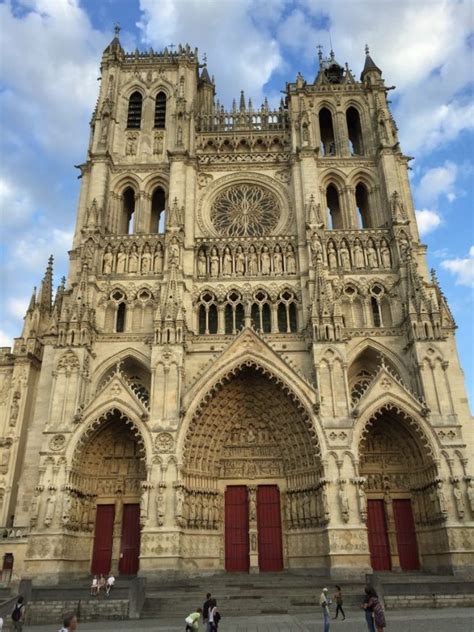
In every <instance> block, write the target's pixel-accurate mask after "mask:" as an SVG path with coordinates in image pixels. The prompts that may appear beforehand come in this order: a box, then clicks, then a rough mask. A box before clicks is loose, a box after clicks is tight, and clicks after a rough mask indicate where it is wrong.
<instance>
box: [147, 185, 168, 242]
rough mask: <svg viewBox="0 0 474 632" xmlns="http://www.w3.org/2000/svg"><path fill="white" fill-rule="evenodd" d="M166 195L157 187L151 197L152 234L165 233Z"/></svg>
mask: <svg viewBox="0 0 474 632" xmlns="http://www.w3.org/2000/svg"><path fill="white" fill-rule="evenodd" d="M165 207H166V193H165V191H164V190H163V189H162V188H161V187H156V189H155V190H154V191H153V195H152V196H151V213H150V233H164V232H165V228H166V221H165V220H166V217H165V215H166V213H165Z"/></svg>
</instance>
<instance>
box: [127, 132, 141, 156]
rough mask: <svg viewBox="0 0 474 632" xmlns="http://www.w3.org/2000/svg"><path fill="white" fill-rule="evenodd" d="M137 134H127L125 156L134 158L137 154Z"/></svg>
mask: <svg viewBox="0 0 474 632" xmlns="http://www.w3.org/2000/svg"><path fill="white" fill-rule="evenodd" d="M137 139H138V136H137V134H129V135H128V136H127V143H126V145H125V154H126V155H127V156H135V155H136V153H137Z"/></svg>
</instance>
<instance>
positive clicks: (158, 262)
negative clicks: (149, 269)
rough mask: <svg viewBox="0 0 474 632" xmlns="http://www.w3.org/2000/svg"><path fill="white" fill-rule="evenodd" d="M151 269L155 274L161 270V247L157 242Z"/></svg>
mask: <svg viewBox="0 0 474 632" xmlns="http://www.w3.org/2000/svg"><path fill="white" fill-rule="evenodd" d="M153 271H154V272H156V273H157V274H160V273H161V272H163V248H162V246H161V244H157V246H156V249H155V257H154V262H153Z"/></svg>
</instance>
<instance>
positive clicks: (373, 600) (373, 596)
mask: <svg viewBox="0 0 474 632" xmlns="http://www.w3.org/2000/svg"><path fill="white" fill-rule="evenodd" d="M366 608H371V609H372V612H373V613H374V623H375V630H376V632H383V631H384V629H385V627H386V625H387V623H386V621H385V612H384V609H383V606H382V604H381V603H380V601H379V598H378V595H377V593H376V592H375V590H374V589H373V588H371V589H369V599H368V601H367V604H366Z"/></svg>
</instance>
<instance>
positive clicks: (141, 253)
mask: <svg viewBox="0 0 474 632" xmlns="http://www.w3.org/2000/svg"><path fill="white" fill-rule="evenodd" d="M174 247H175V248H177V249H178V257H179V244H178V243H177V242H176V243H175V244H174ZM164 258H165V250H164V248H163V246H162V244H161V243H160V242H158V243H156V244H155V245H150V244H148V243H145V244H144V245H143V246H141V247H139V246H138V245H137V244H136V243H132V244H131V246H125V245H124V244H123V243H121V244H119V245H118V246H117V247H113V246H112V245H111V244H108V245H107V246H106V247H105V250H104V254H103V257H102V274H114V273H116V274H151V273H156V274H161V273H162V272H163V262H164Z"/></svg>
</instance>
